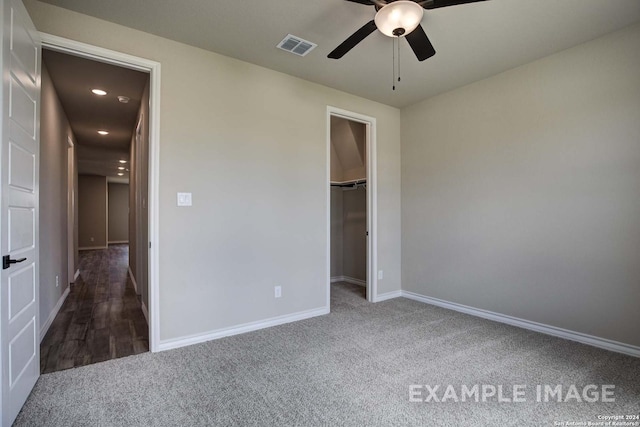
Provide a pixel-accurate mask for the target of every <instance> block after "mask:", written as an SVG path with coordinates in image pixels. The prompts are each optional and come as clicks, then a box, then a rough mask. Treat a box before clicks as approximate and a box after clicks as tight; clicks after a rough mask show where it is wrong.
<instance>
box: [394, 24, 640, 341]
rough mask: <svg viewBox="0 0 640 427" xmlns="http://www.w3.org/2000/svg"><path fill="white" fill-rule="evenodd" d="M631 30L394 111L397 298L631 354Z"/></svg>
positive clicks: (636, 148)
mask: <svg viewBox="0 0 640 427" xmlns="http://www.w3.org/2000/svg"><path fill="white" fill-rule="evenodd" d="M639 46H640V24H639V25H634V26H632V27H629V28H627V29H624V30H622V31H619V32H616V33H613V34H610V35H608V36H605V37H603V38H600V39H597V40H594V41H592V42H589V43H586V44H583V45H580V46H578V47H575V48H572V49H569V50H566V51H564V52H561V53H559V54H556V55H553V56H550V57H547V58H544V59H542V60H539V61H536V62H534V63H531V64H528V65H525V66H522V67H519V68H516V69H513V70H511V71H508V72H505V73H502V74H499V75H496V76H494V77H491V78H488V79H486V80H483V81H480V82H477V83H474V84H471V85H468V86H465V87H463V88H460V89H457V90H455V91H452V92H449V93H445V94H443V95H440V96H437V97H434V98H432V99H429V100H427V101H424V102H422V103H420V104H417V105H415V106H412V107H409V108H406V109H403V110H402V214H403V215H402V277H403V289H406V290H408V291H412V292H416V293H418V294H422V295H426V296H430V297H435V298H440V299H443V300H447V301H453V302H456V303H461V304H465V305H469V306H472V307H477V308H481V309H486V310H491V311H494V312H498V313H503V314H506V315H510V316H515V317H518V318H523V319H527V320H531V321H535V322H540V323H544V324H549V325H553V326H556V327H560V328H565V329H569V330H572V331H577V332H582V333H585V334H590V335H594V336H598V337H603V338H607V339H611V340H615V341H620V342H624V343H628V344H631V345H640V331H639V329H638V328H639V325H640V310H638V302H639V301H640V262H639V261H638V254H639V252H638V248H640V197H639V194H640V168H639V167H638V165H639V164H640V143H639V141H640V49H639V48H638V47H639Z"/></svg>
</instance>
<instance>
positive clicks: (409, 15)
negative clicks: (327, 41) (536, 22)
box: [328, 0, 485, 61]
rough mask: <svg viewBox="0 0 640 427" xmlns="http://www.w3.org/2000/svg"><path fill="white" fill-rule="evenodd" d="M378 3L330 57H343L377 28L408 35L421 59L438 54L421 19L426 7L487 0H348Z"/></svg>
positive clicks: (389, 34)
mask: <svg viewBox="0 0 640 427" xmlns="http://www.w3.org/2000/svg"><path fill="white" fill-rule="evenodd" d="M347 1H350V2H353V3H359V4H363V5H365V6H374V7H375V9H376V16H375V18H374V19H372V20H371V21H369V22H367V23H366V24H364V25H363V26H362V28H360V29H359V30H358V31H356V32H355V33H353V34H352V35H351V36H349V38H347V39H346V40H345V41H344V42H342V44H340V46H338V47H337V48H335V49H334V50H333V51H332V52H331V53H330V54H329V55H328V57H329V58H332V59H340V58H342V57H343V56H344V55H345V54H346V53H347V52H349V51H350V50H351V49H353V48H354V47H355V46H356V45H357V44H358V43H360V42H361V41H362V40H364V39H365V38H366V37H367V36H368V35H369V34H371V33H373V32H374V31H375V30H376V29H377V30H380V32H381V33H383V34H384V35H386V36H389V37H396V38H400V37H405V38H406V39H407V42H409V46H411V49H412V50H413V53H415V54H416V57H417V58H418V60H419V61H424V60H425V59H427V58H431V57H432V56H433V55H435V54H436V50H435V49H434V48H433V45H432V44H431V42H430V41H429V38H428V37H427V34H426V33H425V32H424V30H423V29H422V25H420V21H422V16H423V13H424V9H427V10H429V9H438V8H441V7H447V6H456V5H459V4H466V3H475V2H478V1H485V0H415V1H413V0H347Z"/></svg>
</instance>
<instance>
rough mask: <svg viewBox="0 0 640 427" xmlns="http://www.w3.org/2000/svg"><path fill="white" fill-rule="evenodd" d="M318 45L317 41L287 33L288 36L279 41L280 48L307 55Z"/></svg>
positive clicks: (299, 54)
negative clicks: (312, 41)
mask: <svg viewBox="0 0 640 427" xmlns="http://www.w3.org/2000/svg"><path fill="white" fill-rule="evenodd" d="M316 46H318V45H317V44H315V43H311V42H310V41H308V40H304V39H301V38H300V37H297V36H294V35H291V34H287V37H285V38H284V39H282V41H281V42H280V43H278V48H279V49H282V50H286V51H287V52H291V53H295V54H296V55H298V56H305V55H306V54H307V53H309V52H311V51H312V50H313V49H315V48H316Z"/></svg>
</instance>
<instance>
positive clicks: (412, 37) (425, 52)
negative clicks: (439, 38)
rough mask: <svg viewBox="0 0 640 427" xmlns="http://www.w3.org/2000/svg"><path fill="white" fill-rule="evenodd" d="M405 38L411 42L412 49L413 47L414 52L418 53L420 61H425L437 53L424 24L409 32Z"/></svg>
mask: <svg viewBox="0 0 640 427" xmlns="http://www.w3.org/2000/svg"><path fill="white" fill-rule="evenodd" d="M405 38H406V39H407V41H408V42H409V46H411V49H413V53H415V54H416V57H417V58H418V61H424V60H425V59H427V58H431V57H432V56H433V55H435V54H436V50H435V49H434V48H433V45H432V44H431V41H429V37H427V34H426V33H425V32H424V29H423V28H422V25H418V27H417V28H416V29H415V30H413V31H411V32H410V33H409V34H407V35H406V36H405Z"/></svg>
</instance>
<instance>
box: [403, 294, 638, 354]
mask: <svg viewBox="0 0 640 427" xmlns="http://www.w3.org/2000/svg"><path fill="white" fill-rule="evenodd" d="M402 296H403V297H405V298H409V299H412V300H415V301H420V302H423V303H426V304H431V305H435V306H438V307H442V308H447V309H449V310H454V311H459V312H461V313H466V314H470V315H472V316H476V317H482V318H483V319H489V320H493V321H495V322H500V323H506V324H507V325H512V326H517V327H519V328H523V329H529V330H532V331H536V332H540V333H543V334H547V335H552V336H555V337H559V338H564V339H567V340H571V341H577V342H579V343H582V344H587V345H590V346H593V347H599V348H603V349H605V350H609V351H614V352H616V353H622V354H627V355H629V356H635V357H640V347H637V346H633V345H630V344H625V343H621V342H619V341H613V340H609V339H606V338H600V337H596V336H593V335H587V334H583V333H581V332H575V331H570V330H568V329H562V328H558V327H555V326H551V325H545V324H543V323H538V322H532V321H530V320H526V319H520V318H518V317H513V316H507V315H506V314H500V313H495V312H493V311H488V310H483V309H480V308H474V307H469V306H467V305H463V304H457V303H454V302H449V301H445V300H441V299H438V298H432V297H427V296H424V295H420V294H416V293H414V292H409V291H402Z"/></svg>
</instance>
